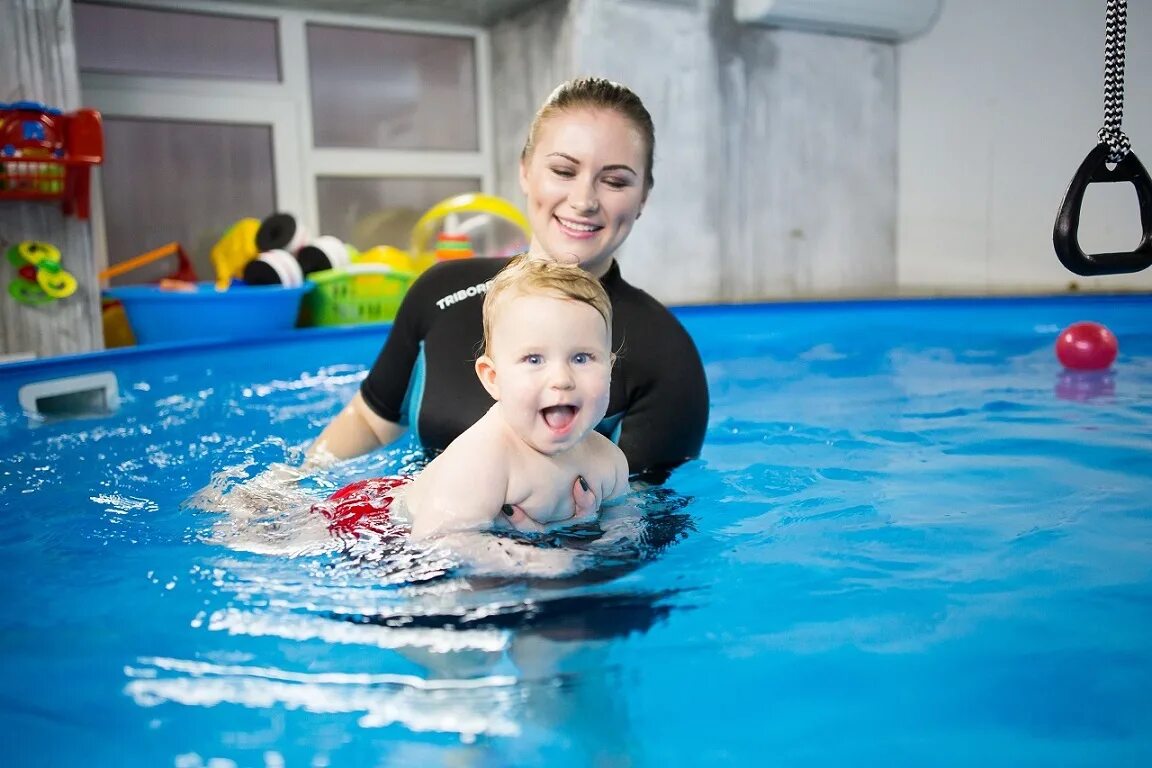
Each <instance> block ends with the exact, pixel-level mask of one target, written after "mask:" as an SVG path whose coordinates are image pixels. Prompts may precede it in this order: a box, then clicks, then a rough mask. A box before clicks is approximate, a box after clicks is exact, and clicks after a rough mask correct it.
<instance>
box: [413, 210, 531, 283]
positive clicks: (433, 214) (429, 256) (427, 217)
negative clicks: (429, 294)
mask: <svg viewBox="0 0 1152 768" xmlns="http://www.w3.org/2000/svg"><path fill="white" fill-rule="evenodd" d="M530 232H531V230H530V228H529V225H528V219H527V218H525V216H524V214H523V213H521V212H520V209H519V208H517V207H516V206H515V205H513V204H512V203H510V202H508V201H507V200H505V199H503V198H501V197H496V196H494V195H485V194H481V193H470V194H466V195H456V196H455V197H450V198H448V199H446V200H441V201H440V202H439V203H437V204H436V205H434V206H432V207H431V208H429V209H428V211H427V212H426V213H425V214H424V215H423V216H421V217H420V220H419V221H417V222H416V226H415V227H413V228H412V237H411V243H410V248H409V252H410V254H411V256H412V262H413V266H414V267H415V268H416V271H417V272H423V271H424V270H425V269H427V268H428V267H430V266H432V265H433V264H435V263H436V261H437V260H438V252H442V253H444V254H445V255H446V256H457V257H459V256H458V251H460V250H463V249H461V248H457V249H452V248H448V249H440V248H439V245H440V244H441V243H442V242H451V240H448V241H442V240H441V236H442V235H447V236H449V238H456V242H461V240H463V242H465V243H466V244H467V247H468V248H470V249H471V252H472V254H474V255H476V256H479V257H494V258H495V257H502V256H513V255H515V254H517V253H522V252H523V251H525V250H526V249H527V247H528V240H529V238H530V237H531V234H530Z"/></svg>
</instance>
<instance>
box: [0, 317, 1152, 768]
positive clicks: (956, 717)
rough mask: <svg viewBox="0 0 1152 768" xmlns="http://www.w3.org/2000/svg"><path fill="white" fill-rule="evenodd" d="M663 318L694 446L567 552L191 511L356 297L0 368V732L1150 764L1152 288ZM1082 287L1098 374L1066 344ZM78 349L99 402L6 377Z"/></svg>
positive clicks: (744, 761)
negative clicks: (308, 323) (323, 317)
mask: <svg viewBox="0 0 1152 768" xmlns="http://www.w3.org/2000/svg"><path fill="white" fill-rule="evenodd" d="M681 316H682V318H683V319H684V322H685V324H686V325H687V326H688V328H689V330H690V331H691V332H692V333H693V335H694V337H695V338H696V339H697V342H698V344H699V346H700V348H701V351H702V353H703V355H704V357H705V360H706V364H707V371H708V377H709V382H710V386H711V393H712V415H711V421H710V425H709V432H708V438H707V443H706V445H705V448H704V452H703V455H702V457H701V458H700V459H699V460H698V461H695V462H692V463H691V464H689V465H687V466H685V467H683V468H682V469H680V470H679V471H677V472H676V473H675V474H674V475H673V477H672V479H671V480H670V482H669V483H668V485H667V487H666V488H664V489H662V490H660V491H653V492H647V493H644V494H638V496H637V498H635V499H634V500H633V501H632V502H631V504H630V506H629V509H631V510H632V514H633V516H632V519H631V521H630V523H629V525H630V526H631V527H630V528H627V532H629V533H630V535H629V536H624V537H623V538H622V539H621V540H620V541H619V542H618V543H617V544H615V545H611V546H603V547H599V548H598V545H597V544H596V543H595V542H593V543H591V544H587V543H584V544H580V548H579V551H580V554H581V556H582V557H583V558H584V559H582V560H580V563H581V566H580V568H579V573H577V574H576V575H574V576H571V577H569V578H564V579H546V578H536V577H533V578H526V577H517V576H516V575H515V573H514V569H512V573H509V572H508V570H509V569H505V570H504V571H503V572H501V571H500V569H495V570H493V569H492V568H485V567H478V566H476V565H474V564H473V565H472V566H469V565H468V564H467V563H464V562H458V561H453V560H451V559H450V558H449V559H445V558H444V557H440V556H431V555H428V554H427V553H426V554H425V556H421V555H420V553H413V552H411V551H408V550H406V549H404V548H403V547H400V546H397V547H394V548H393V549H391V550H388V551H386V552H384V554H383V555H381V556H379V557H373V556H372V553H365V552H358V553H356V552H353V553H340V552H335V551H326V550H324V549H323V548H322V547H321V548H320V549H316V548H315V547H312V548H310V546H309V544H308V542H313V543H314V540H312V539H308V538H307V537H306V536H302V535H300V536H297V535H296V531H295V529H294V528H293V526H294V525H295V524H296V522H297V521H298V516H293V515H294V514H295V512H292V513H291V514H289V513H288V512H287V511H286V512H285V515H284V516H279V515H278V513H277V511H276V510H275V509H271V508H272V507H275V505H276V503H280V502H283V501H284V499H282V498H277V497H274V496H267V497H261V496H258V497H257V498H256V499H255V501H253V500H252V499H249V502H248V503H249V504H256V506H259V503H261V500H263V502H267V505H268V506H269V509H266V510H265V512H267V513H268V514H265V515H264V516H263V517H259V516H258V519H256V522H254V523H252V524H251V525H249V526H247V527H245V526H243V525H238V524H234V523H229V524H227V525H225V524H223V523H222V521H225V520H229V519H230V516H229V515H227V514H222V513H219V512H214V511H210V509H212V508H213V506H212V504H213V503H212V501H211V499H212V498H214V497H212V496H211V494H210V493H209V494H208V495H207V496H205V494H204V492H203V491H204V489H205V488H206V487H208V488H209V490H210V491H211V490H215V491H235V489H236V488H237V485H238V483H240V481H241V480H243V479H244V478H246V477H251V476H254V475H256V474H257V473H258V472H259V471H260V470H261V469H262V468H264V467H265V466H266V465H268V464H270V463H273V462H285V461H286V462H292V461H295V460H298V459H299V457H300V453H301V451H302V450H303V448H304V447H305V446H306V445H307V443H308V441H309V440H310V439H311V438H312V437H313V436H314V435H315V434H316V433H317V432H318V431H319V429H320V427H321V426H322V425H323V424H324V423H326V422H327V420H328V419H329V418H330V417H331V416H332V415H333V414H334V413H335V412H336V411H337V410H338V408H339V407H340V405H341V404H342V403H343V402H344V401H345V400H346V399H347V398H348V397H349V396H350V395H351V394H352V393H353V392H354V391H355V388H356V386H357V384H358V382H359V380H360V378H361V377H362V376H363V373H364V366H365V365H366V364H367V363H369V362H370V361H371V360H372V359H373V357H374V355H375V352H376V350H377V348H378V346H379V344H380V341H381V336H382V331H381V329H380V328H368V329H356V330H350V331H310V332H301V333H297V334H289V335H286V336H284V337H278V338H276V339H271V340H267V341H265V342H246V343H243V344H236V345H232V346H220V345H211V344H200V345H188V346H169V347H157V348H153V349H150V350H149V349H141V350H128V351H118V352H110V353H104V354H101V355H93V356H81V357H77V358H70V359H63V360H59V361H48V362H43V363H29V364H14V365H7V366H0V380H2V381H3V386H2V387H0V462H2V464H0V520H2V521H3V525H4V536H3V537H2V538H0V562H2V563H3V564H4V566H5V568H4V578H3V585H4V586H3V596H4V603H5V610H4V611H3V614H2V617H0V681H2V692H0V744H2V745H3V747H2V749H3V750H4V754H3V757H2V758H0V759H2V761H3V763H4V764H6V765H20V766H40V765H44V766H63V765H67V766H75V765H94V766H113V765H114V766H127V767H129V768H132V767H135V766H165V765H167V766H179V767H180V768H192V767H194V766H211V767H212V768H227V767H228V766H261V767H263V766H276V767H279V766H285V767H287V768H293V767H295V766H308V767H310V768H312V767H317V768H318V767H322V766H344V765H352V766H367V765H381V766H384V765H387V766H425V765H461V766H465V765H466V766H506V765H549V766H589V765H603V766H677V765H685V766H694V765H711V764H729V765H770V764H771V765H810V766H844V765H907V766H925V765H933V766H970V765H973V764H979V765H982V766H1051V765H1061V766H1144V765H1150V764H1152V703H1150V699H1149V696H1148V691H1149V690H1152V642H1150V640H1149V638H1150V637H1152V322H1150V321H1152V299H1150V298H1148V297H1098V298H1079V297H1077V298H1063V299H1028V300H983V301H940V300H937V301H904V302H850V303H828V304H793V305H779V306H775V305H773V306H760V307H739V308H698V309H686V310H683V311H682V312H681ZM1085 319H1087V320H1096V321H1100V322H1104V323H1106V324H1107V325H1109V326H1110V327H1111V328H1112V329H1113V331H1114V332H1115V333H1116V335H1117V336H1118V337H1119V339H1120V344H1121V353H1120V357H1119V359H1118V361H1117V363H1116V365H1115V366H1114V369H1113V371H1112V372H1111V374H1109V375H1095V376H1087V375H1086V376H1075V377H1073V376H1068V375H1062V374H1061V371H1060V368H1059V365H1058V363H1057V361H1056V359H1055V356H1054V354H1053V352H1052V343H1053V340H1054V338H1055V335H1056V333H1057V332H1058V330H1059V329H1060V328H1062V327H1063V326H1065V325H1067V324H1068V323H1071V322H1073V321H1076V320H1085ZM104 370H109V371H113V372H115V373H116V375H117V378H118V381H119V387H120V392H121V396H122V398H123V401H122V403H121V405H120V408H119V410H118V411H117V412H116V413H114V414H113V415H110V416H103V417H96V418H88V419H78V420H77V419H72V420H62V421H55V422H49V423H43V424H37V423H33V422H30V421H29V419H28V418H26V416H25V415H24V414H23V413H22V412H21V411H20V408H19V406H18V405H17V401H16V391H17V389H18V388H19V387H20V386H22V385H24V384H26V383H28V382H35V381H41V380H44V379H51V378H56V377H60V376H72V375H77V374H81V373H86V372H92V371H104ZM411 454H412V452H411V450H410V446H402V447H400V448H397V449H394V450H392V451H389V452H381V453H379V454H377V455H375V456H372V457H368V458H365V459H361V460H358V461H356V462H352V463H351V464H350V465H349V466H347V467H342V468H340V469H339V470H337V471H336V472H335V473H334V474H332V475H330V476H325V477H321V478H319V479H315V480H313V481H312V482H311V484H309V483H306V484H305V485H304V487H303V488H302V489H301V490H300V491H298V493H300V494H303V495H304V496H307V495H309V494H312V495H315V496H316V497H319V496H321V495H323V493H324V492H325V489H326V488H329V487H333V486H335V485H339V484H340V483H341V482H344V481H346V480H348V479H351V478H353V477H357V476H360V475H363V474H369V473H370V474H384V473H387V472H390V471H395V470H396V469H398V468H400V467H402V466H407V465H409V464H410V462H411V461H412V459H413V456H412V455H411ZM251 482H253V483H254V482H255V481H251ZM190 499H191V501H190ZM206 499H207V500H206ZM217 501H218V500H217ZM269 510H271V511H269ZM222 525H223V527H221V526H222ZM229 526H231V527H229ZM222 532H223V533H222ZM233 534H235V535H233ZM575 546H576V545H573V547H575Z"/></svg>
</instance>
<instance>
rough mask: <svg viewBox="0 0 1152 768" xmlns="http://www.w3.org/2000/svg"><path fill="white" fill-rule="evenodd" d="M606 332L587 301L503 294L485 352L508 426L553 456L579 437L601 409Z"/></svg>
mask: <svg viewBox="0 0 1152 768" xmlns="http://www.w3.org/2000/svg"><path fill="white" fill-rule="evenodd" d="M611 344H612V338H611V331H610V330H609V328H608V325H607V323H605V321H604V318H603V317H602V316H601V315H600V313H599V312H597V311H596V309H595V308H593V307H592V306H590V305H588V304H585V303H583V302H579V301H574V300H572V299H567V298H560V297H555V296H536V295H532V296H524V295H510V296H508V297H507V299H506V300H505V301H503V302H501V306H500V307H499V310H498V312H497V314H496V317H495V322H494V323H493V324H492V329H491V339H490V343H489V349H488V357H489V358H491V360H492V364H493V368H494V369H495V385H496V390H497V392H496V397H497V400H498V401H499V408H500V411H501V413H502V415H503V417H504V419H505V420H506V421H507V422H508V424H509V425H510V426H511V427H512V429H514V430H515V431H516V433H517V434H518V435H519V436H520V437H521V439H523V440H524V442H526V443H527V444H528V445H530V446H532V447H533V448H535V449H536V450H537V451H539V452H540V453H543V454H546V455H549V456H551V455H554V454H557V453H560V452H562V451H565V450H567V449H569V448H571V447H572V446H573V445H575V444H576V443H578V442H580V440H582V439H583V438H584V436H585V435H587V434H588V432H589V431H590V430H591V429H592V428H593V427H595V426H596V425H597V424H599V423H600V420H601V419H603V418H604V413H605V411H607V409H608V394H609V387H610V385H611V380H612V352H611Z"/></svg>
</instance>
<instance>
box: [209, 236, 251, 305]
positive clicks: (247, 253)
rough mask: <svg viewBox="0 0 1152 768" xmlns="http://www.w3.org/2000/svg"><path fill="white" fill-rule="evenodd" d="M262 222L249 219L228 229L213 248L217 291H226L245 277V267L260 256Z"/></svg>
mask: <svg viewBox="0 0 1152 768" xmlns="http://www.w3.org/2000/svg"><path fill="white" fill-rule="evenodd" d="M259 229H260V220H259V219H253V218H247V219H240V221H238V222H236V223H235V224H233V225H232V226H231V227H229V228H228V231H227V232H225V233H224V235H223V236H222V237H221V238H220V239H219V240H217V241H216V245H214V246H212V254H211V258H212V266H214V267H215V268H216V289H217V290H221V291H222V290H224V289H226V288H227V287H228V286H229V285H231V284H232V281H233V280H239V279H241V278H242V277H243V276H244V267H245V266H247V265H248V262H250V261H252V260H253V259H255V258H256V257H257V256H259V255H260V249H259V248H257V247H256V232H257V231H258V230H259Z"/></svg>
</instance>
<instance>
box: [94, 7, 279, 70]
mask: <svg viewBox="0 0 1152 768" xmlns="http://www.w3.org/2000/svg"><path fill="white" fill-rule="evenodd" d="M72 18H73V23H74V25H75V30H76V58H77V61H78V63H79V65H80V71H82V72H107V73H113V74H122V75H124V74H134V75H148V76H153V77H199V78H210V79H227V80H263V81H268V82H279V81H280V55H279V43H278V41H277V35H276V20H275V19H253V18H244V17H240V16H215V15H209V14H206V13H184V12H179V11H161V10H153V9H150V8H135V7H128V6H118V5H94V4H91V3H75V4H74V5H73V6H72Z"/></svg>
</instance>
